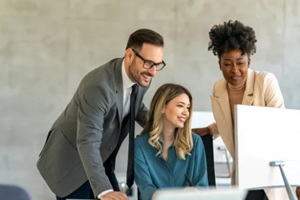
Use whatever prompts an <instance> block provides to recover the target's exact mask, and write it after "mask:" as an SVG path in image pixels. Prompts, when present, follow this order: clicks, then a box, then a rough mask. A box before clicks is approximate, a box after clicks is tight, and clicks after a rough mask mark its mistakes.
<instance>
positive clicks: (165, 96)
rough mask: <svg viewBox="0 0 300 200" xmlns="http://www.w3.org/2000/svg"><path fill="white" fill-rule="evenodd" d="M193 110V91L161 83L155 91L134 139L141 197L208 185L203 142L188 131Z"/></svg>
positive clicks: (136, 171) (137, 180)
mask: <svg viewBox="0 0 300 200" xmlns="http://www.w3.org/2000/svg"><path fill="white" fill-rule="evenodd" d="M192 110H193V101H192V95H191V94H190V92H189V91H188V90H187V89H186V88H184V87H183V86H181V85H177V84H171V83H168V84H164V85H162V86H161V87H159V88H158V90H157V91H156V93H155V94H154V97H153V99H152V101H151V104H150V109H149V113H148V116H149V119H148V122H147V124H146V126H145V127H144V129H143V131H142V133H141V135H139V136H137V137H136V138H135V143H134V151H135V152H134V158H135V159H134V170H135V182H136V184H137V187H138V189H139V193H140V199H142V200H149V199H151V198H152V195H153V194H154V192H155V191H156V190H158V189H163V188H172V187H189V186H193V187H207V186H208V179H207V169H206V158H205V150H204V145H203V143H202V139H201V138H200V137H199V136H198V135H197V134H195V133H192V132H191V126H190V122H191V112H192Z"/></svg>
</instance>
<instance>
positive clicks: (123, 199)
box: [100, 191, 129, 200]
mask: <svg viewBox="0 0 300 200" xmlns="http://www.w3.org/2000/svg"><path fill="white" fill-rule="evenodd" d="M100 199H101V200H129V198H128V197H127V195H126V194H124V193H123V192H117V191H112V192H108V193H106V194H105V195H103V196H102V197H101V198H100Z"/></svg>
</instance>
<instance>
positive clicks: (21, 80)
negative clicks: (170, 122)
mask: <svg viewBox="0 0 300 200" xmlns="http://www.w3.org/2000/svg"><path fill="white" fill-rule="evenodd" d="M229 19H238V20H241V21H242V22H244V23H245V24H247V25H250V26H252V27H253V28H254V29H255V31H256V34H257V38H258V44H257V45H258V50H257V53H256V54H255V55H254V57H253V58H252V63H251V67H252V68H253V69H257V70H267V71H271V72H273V73H274V74H275V75H276V76H277V78H278V80H279V83H280V87H281V89H282V92H283V95H284V97H285V101H286V107H287V108H294V109H300V104H299V103H300V94H299V88H300V79H299V78H297V76H299V74H300V68H299V65H300V56H299V52H300V35H299V33H300V1H299V0H285V1H281V0H253V1H240V0H239V1H237V0H233V1H227V0H202V1H199V0H164V1H159V0H154V1H146V0H126V1H117V0H109V1H108V0H107V1H105V0H51V1H46V0H41V1H36V0H0V52H1V53H0V69H1V72H0V91H1V93H0V102H1V104H0V113H1V115H0V182H2V183H15V184H18V185H21V186H23V187H25V188H26V189H27V190H28V191H29V192H30V195H31V196H32V198H33V199H53V198H54V196H53V194H52V193H51V192H50V191H49V189H48V187H47V186H46V185H45V183H44V181H43V180H42V179H41V177H40V175H39V173H38V171H37V169H36V167H35V163H36V160H37V156H38V153H39V152H40V150H41V148H42V146H43V144H44V142H45V138H46V134H47V131H48V130H49V128H50V126H51V125H52V123H53V121H54V120H55V119H56V117H57V116H58V115H59V114H60V112H61V111H62V110H63V109H64V108H65V106H66V104H67V103H68V101H69V100H70V98H71V96H72V95H73V92H74V90H75V89H76V87H77V85H78V83H79V81H80V80H81V78H82V77H83V76H84V75H85V74H86V73H87V72H88V71H90V70H91V69H93V68H95V67H97V66H99V65H101V64H103V63H105V62H107V61H108V60H110V59H111V58H114V57H122V56H123V53H124V48H125V45H126V41H127V39H128V36H129V34H130V33H131V32H133V31H134V30H136V29H138V28H143V27H147V28H152V29H154V30H156V31H158V32H159V33H161V34H162V35H163V36H164V38H165V43H166V46H165V57H164V59H165V61H166V63H167V67H166V68H165V69H164V70H163V71H161V72H160V73H159V75H158V76H157V77H156V78H155V79H154V81H153V84H152V87H151V89H150V91H149V92H148V94H147V96H146V99H145V102H146V104H149V102H150V99H151V97H152V95H153V93H154V91H155V90H156V89H157V87H158V86H160V85H161V84H162V83H165V82H176V83H180V84H183V85H185V86H186V87H188V88H189V89H190V90H191V92H192V94H193V95H194V99H195V109H196V110H202V111H210V100H209V95H210V92H211V89H212V86H213V83H214V82H215V81H216V80H217V79H218V78H220V77H221V73H220V71H219V70H218V65H217V58H216V57H215V56H213V54H212V52H208V51H207V44H208V31H209V30H210V28H211V27H212V26H213V25H214V24H219V23H222V22H223V21H227V20H229ZM125 155H126V154H124V156H125ZM122 156H123V155H121V158H120V159H121V160H122V159H123V157H122ZM118 170H121V171H122V169H121V168H120V169H118ZM29 181H30V182H31V184H28V182H29Z"/></svg>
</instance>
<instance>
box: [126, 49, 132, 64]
mask: <svg viewBox="0 0 300 200" xmlns="http://www.w3.org/2000/svg"><path fill="white" fill-rule="evenodd" d="M125 57H126V58H127V59H128V60H129V61H130V62H132V60H133V58H134V52H133V51H132V49H131V48H128V49H126V50H125Z"/></svg>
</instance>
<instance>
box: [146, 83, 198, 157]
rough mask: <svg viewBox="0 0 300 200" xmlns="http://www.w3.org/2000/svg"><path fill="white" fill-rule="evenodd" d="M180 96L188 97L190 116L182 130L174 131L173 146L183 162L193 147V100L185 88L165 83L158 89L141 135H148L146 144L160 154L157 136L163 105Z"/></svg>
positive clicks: (160, 148)
mask: <svg viewBox="0 0 300 200" xmlns="http://www.w3.org/2000/svg"><path fill="white" fill-rule="evenodd" d="M180 94H186V95H187V96H188V97H189V100H190V107H189V112H190V115H189V117H188V118H187V120H186V122H185V124H184V127H183V128H176V129H175V140H174V145H175V150H176V154H177V156H178V157H179V158H180V159H182V160H185V157H186V154H188V153H189V152H190V151H191V150H192V149H193V146H194V144H193V139H192V131H191V125H190V124H191V123H190V122H191V117H192V110H193V99H192V95H191V93H190V92H189V91H188V90H187V89H186V88H185V87H183V86H181V85H178V84H172V83H167V84H164V85H162V86H160V87H159V88H158V90H157V91H156V93H155V94H154V96H153V98H152V101H151V104H150V109H149V113H148V118H149V119H148V121H147V123H146V125H145V127H144V129H143V130H142V133H141V134H146V133H149V136H150V138H149V140H148V142H149V144H150V145H151V146H153V147H154V148H156V149H157V150H158V152H157V154H156V155H159V154H161V153H162V145H161V144H160V142H159V136H160V133H161V132H162V127H163V120H162V110H163V108H164V106H165V105H167V104H168V103H169V102H170V101H171V100H172V99H174V98H176V97H177V96H179V95H180Z"/></svg>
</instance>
